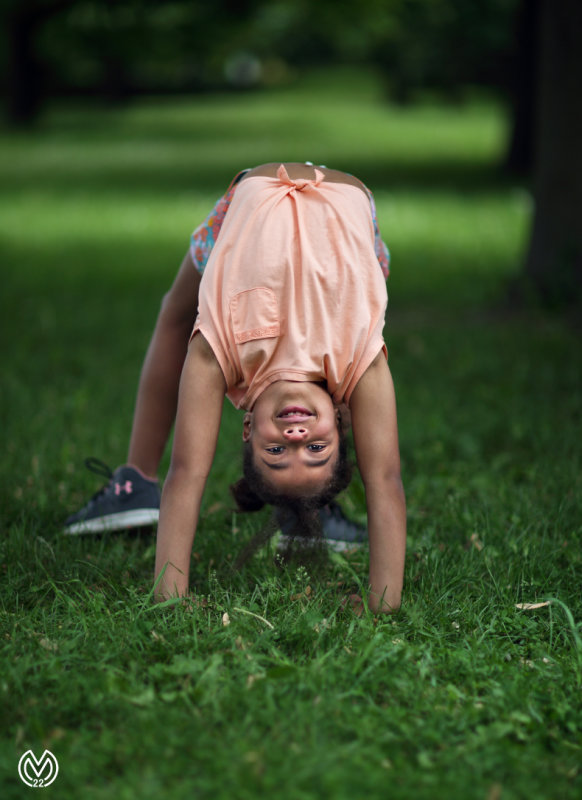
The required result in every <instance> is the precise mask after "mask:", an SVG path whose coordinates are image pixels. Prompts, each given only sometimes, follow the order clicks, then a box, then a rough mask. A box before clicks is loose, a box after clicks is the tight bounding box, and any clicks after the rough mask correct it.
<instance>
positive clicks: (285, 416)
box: [277, 406, 313, 422]
mask: <svg viewBox="0 0 582 800" xmlns="http://www.w3.org/2000/svg"><path fill="white" fill-rule="evenodd" d="M312 416H313V413H312V412H311V411H309V410H308V409H307V408H303V407H302V406H287V407H286V408H284V409H283V411H281V413H280V414H277V419H282V420H285V422H304V421H305V420H306V419H309V418H310V417H312Z"/></svg>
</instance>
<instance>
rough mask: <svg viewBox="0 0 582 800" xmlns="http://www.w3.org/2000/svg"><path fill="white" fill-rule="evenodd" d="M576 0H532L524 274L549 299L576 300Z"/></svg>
mask: <svg viewBox="0 0 582 800" xmlns="http://www.w3.org/2000/svg"><path fill="white" fill-rule="evenodd" d="M581 31H582V3H581V2H580V0H560V2H556V0H540V15H539V20H538V30H537V43H538V51H537V52H538V59H537V63H538V69H537V76H536V90H537V102H536V139H535V160H534V199H535V214H534V221H533V229H532V234H531V240H530V245H529V252H528V256H527V260H526V263H525V269H524V275H525V277H526V278H527V280H528V281H529V282H531V283H532V284H533V286H534V287H535V289H536V290H537V291H538V292H539V293H540V294H541V296H542V297H543V298H544V299H545V300H546V301H547V302H550V303H563V302H567V301H571V300H575V301H577V302H580V301H581V300H582V151H581V145H582V102H580V87H581V86H582V48H581V47H580V41H579V37H580V32H581Z"/></svg>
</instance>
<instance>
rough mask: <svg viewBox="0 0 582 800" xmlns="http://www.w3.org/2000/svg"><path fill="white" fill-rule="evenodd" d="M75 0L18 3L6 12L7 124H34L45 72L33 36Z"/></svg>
mask: <svg viewBox="0 0 582 800" xmlns="http://www.w3.org/2000/svg"><path fill="white" fill-rule="evenodd" d="M74 3H75V0H53V2H48V0H47V2H42V3H41V2H38V0H19V2H14V3H13V4H12V7H11V8H10V9H9V10H8V11H7V12H6V15H5V20H6V22H5V25H6V39H7V48H8V69H7V75H6V95H7V96H6V114H7V117H8V122H9V123H11V124H13V125H17V126H27V125H30V124H31V123H33V122H34V120H35V119H36V117H37V116H38V113H39V111H40V108H41V105H42V102H43V100H44V88H45V87H44V80H43V77H44V69H43V65H42V64H41V63H40V61H39V57H38V55H37V52H36V45H37V42H36V37H37V33H38V31H39V29H40V28H41V27H42V25H44V24H45V22H46V21H47V20H49V19H50V18H51V17H53V16H54V15H55V14H58V13H59V12H61V11H64V10H65V9H67V8H69V7H70V6H72V5H74Z"/></svg>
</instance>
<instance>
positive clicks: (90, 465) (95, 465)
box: [84, 457, 113, 503]
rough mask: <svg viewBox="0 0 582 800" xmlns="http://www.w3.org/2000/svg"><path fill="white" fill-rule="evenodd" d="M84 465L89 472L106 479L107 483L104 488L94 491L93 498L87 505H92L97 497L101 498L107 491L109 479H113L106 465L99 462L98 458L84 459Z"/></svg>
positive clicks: (109, 483)
mask: <svg viewBox="0 0 582 800" xmlns="http://www.w3.org/2000/svg"><path fill="white" fill-rule="evenodd" d="M84 464H85V466H86V467H87V469H88V470H89V471H90V472H94V473H95V475H100V476H101V477H102V478H107V483H106V484H105V486H102V487H101V489H99V490H98V491H96V492H95V494H94V495H93V497H92V498H91V499H90V500H89V503H93V502H94V501H95V500H97V498H98V497H101V496H102V495H103V494H105V492H106V491H107V490H108V489H109V487H110V485H111V479H112V478H113V472H112V471H111V469H110V468H109V467H108V466H107V464H106V463H105V462H104V461H101V459H99V458H93V457H91V458H86V459H85V461H84Z"/></svg>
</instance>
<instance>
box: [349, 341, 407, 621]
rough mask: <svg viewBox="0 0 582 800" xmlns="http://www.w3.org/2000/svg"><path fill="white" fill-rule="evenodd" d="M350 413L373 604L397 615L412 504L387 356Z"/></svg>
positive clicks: (360, 388)
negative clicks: (403, 473)
mask: <svg viewBox="0 0 582 800" xmlns="http://www.w3.org/2000/svg"><path fill="white" fill-rule="evenodd" d="M350 410H351V414H352V428H353V433H354V442H355V446H356V458H357V461H358V467H359V470H360V474H361V476H362V480H363V482H364V487H365V490H366V503H367V509H368V536H369V540H370V587H371V591H370V597H369V605H370V608H371V609H372V610H373V611H393V610H395V609H397V608H398V607H399V606H400V597H401V593H402V583H403V576H404V556H405V549H406V501H405V497H404V489H403V487H402V479H401V477H400V454H399V449H398V427H397V423H396V400H395V397H394V385H393V383H392V375H391V374H390V370H389V368H388V364H387V363H386V359H385V357H384V354H383V353H380V354H379V355H378V357H377V358H376V359H375V360H374V361H373V363H372V364H371V365H370V367H369V368H368V369H367V370H366V372H365V373H364V375H363V376H362V377H361V379H360V380H359V381H358V384H357V386H356V388H355V389H354V391H353V394H352V396H351V399H350ZM382 598H383V601H382Z"/></svg>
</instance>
